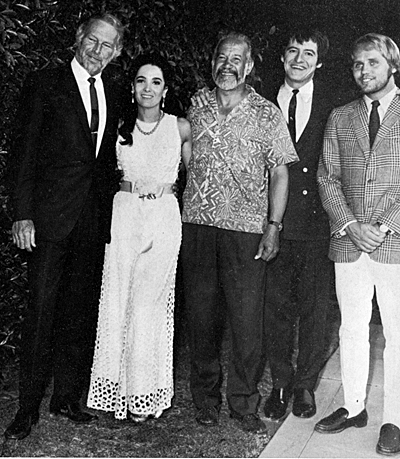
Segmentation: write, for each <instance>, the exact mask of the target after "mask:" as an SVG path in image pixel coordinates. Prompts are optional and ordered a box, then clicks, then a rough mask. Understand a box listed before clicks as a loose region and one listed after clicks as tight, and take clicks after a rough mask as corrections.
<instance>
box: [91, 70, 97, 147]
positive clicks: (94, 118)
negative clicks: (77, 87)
mask: <svg viewBox="0 0 400 459" xmlns="http://www.w3.org/2000/svg"><path fill="white" fill-rule="evenodd" d="M88 81H89V83H90V88H89V89H90V104H91V106H92V116H91V118H90V132H91V134H92V141H93V145H94V146H95V147H96V142H97V131H98V130H99V101H98V99H97V92H96V88H95V86H94V84H95V82H96V79H95V78H93V77H90V78H89V79H88Z"/></svg>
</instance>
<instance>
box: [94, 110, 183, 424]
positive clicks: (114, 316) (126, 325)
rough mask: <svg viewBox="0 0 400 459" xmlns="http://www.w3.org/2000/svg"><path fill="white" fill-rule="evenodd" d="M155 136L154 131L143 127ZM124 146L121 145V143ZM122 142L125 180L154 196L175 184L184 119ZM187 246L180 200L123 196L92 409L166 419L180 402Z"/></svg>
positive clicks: (117, 206)
mask: <svg viewBox="0 0 400 459" xmlns="http://www.w3.org/2000/svg"><path fill="white" fill-rule="evenodd" d="M140 127H141V128H142V130H146V131H149V130H151V128H152V127H154V124H152V125H150V124H145V123H141V124H140ZM119 140H120V139H119ZM119 140H118V142H117V157H118V161H119V164H120V167H121V168H122V169H123V171H124V180H127V181H131V182H132V183H136V184H137V185H138V186H141V187H142V189H143V192H144V193H148V192H154V187H156V188H157V184H166V183H174V182H175V180H176V178H177V174H178V168H179V162H180V151H181V140H180V136H179V131H178V124H177V118H176V117H174V116H172V115H167V114H165V116H164V118H163V119H162V121H161V123H160V125H159V126H158V127H157V129H156V131H155V132H154V133H152V134H150V135H143V134H142V133H141V132H139V131H138V129H137V128H135V131H134V135H133V145H132V146H128V145H127V146H121V145H120V144H119ZM180 243H181V218H180V213H179V206H178V202H177V199H176V198H175V196H174V195H173V194H163V195H162V196H161V197H157V198H156V199H147V198H139V194H138V193H128V192H124V191H119V192H118V193H117V194H116V195H115V198H114V206H113V216H112V228H111V243H110V244H109V245H107V247H106V255H105V262H104V270H103V284H102V292H101V299H100V307H99V318H98V325H97V338H96V347H95V354H94V360H93V366H92V375H91V381H90V390H89V396H88V406H89V407H91V408H94V409H98V410H104V411H114V412H115V417H116V418H117V419H125V418H126V417H127V411H128V410H129V411H130V412H131V413H133V414H136V415H139V416H144V415H159V414H160V412H162V410H165V409H166V408H168V407H170V406H171V399H172V397H173V375H172V345H173V330H174V323H173V311H174V299H175V273H176V265H177V259H178V253H179V247H180Z"/></svg>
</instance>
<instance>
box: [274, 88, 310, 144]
mask: <svg viewBox="0 0 400 459" xmlns="http://www.w3.org/2000/svg"><path fill="white" fill-rule="evenodd" d="M293 89H294V88H292V87H291V86H289V85H288V84H287V82H286V81H285V83H284V84H283V85H282V86H281V87H280V89H279V92H278V97H277V100H278V104H279V107H280V109H281V111H282V113H283V116H284V117H285V120H286V122H287V123H288V122H289V119H288V118H289V103H290V99H291V98H292V96H293ZM298 89H299V92H298V93H297V105H296V142H297V141H298V140H299V138H300V136H301V134H302V133H303V131H304V129H305V127H306V126H307V123H308V120H309V119H310V114H311V106H312V96H313V92H314V82H313V80H310V81H309V82H308V83H306V84H305V85H304V86H302V87H301V88H298Z"/></svg>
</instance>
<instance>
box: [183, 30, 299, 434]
mask: <svg viewBox="0 0 400 459" xmlns="http://www.w3.org/2000/svg"><path fill="white" fill-rule="evenodd" d="M253 65H254V63H253V60H252V57H251V43H250V40H249V39H248V38H247V37H246V36H244V35H241V34H229V35H226V36H224V37H223V38H222V39H221V40H220V41H219V43H218V45H217V47H216V49H215V52H214V56H213V59H212V75H213V79H214V82H215V84H216V88H215V89H214V90H213V91H212V92H211V93H210V100H209V104H208V105H207V106H203V107H196V108H193V107H192V108H191V110H190V112H189V120H190V122H191V125H192V134H193V155H192V158H191V161H190V164H189V171H188V183H187V186H186V190H185V193H184V196H183V205H184V209H183V222H184V224H183V245H182V266H183V281H184V290H185V302H186V304H187V307H188V321H189V329H190V347H191V381H190V385H191V392H192V396H193V400H194V404H195V406H196V408H197V410H198V411H197V415H196V420H197V422H198V423H200V424H202V425H206V426H211V425H216V424H218V417H219V410H220V407H221V403H222V397H221V383H222V369H221V365H220V361H219V354H220V349H221V341H222V335H223V333H222V332H223V329H224V322H225V317H226V315H227V318H228V321H229V326H230V332H231V342H232V352H231V359H230V363H229V370H228V380H227V401H228V405H229V409H230V414H231V417H232V418H234V419H236V420H237V421H239V422H240V425H241V426H242V428H243V429H244V430H246V431H250V432H254V433H259V434H263V433H266V426H265V424H264V423H263V422H262V421H261V420H260V418H259V417H258V414H257V409H258V405H259V401H260V394H259V392H258V390H257V383H258V382H259V380H260V378H261V376H262V372H263V368H264V363H265V360H264V359H263V353H262V347H263V346H262V344H263V342H262V341H263V339H262V337H263V310H264V284H265V264H264V263H263V261H262V260H264V261H269V260H271V259H272V258H274V257H275V256H276V254H277V253H278V250H279V230H280V229H281V227H282V225H281V221H282V218H283V214H284V211H285V207H286V201H287V195H288V169H287V165H288V164H289V163H292V162H294V161H297V160H298V157H297V154H296V152H295V149H294V147H293V144H292V141H291V139H290V135H289V132H288V129H287V126H286V122H285V120H284V118H283V116H282V113H281V111H280V110H279V109H278V108H277V107H276V106H275V105H273V104H272V103H271V102H269V101H267V100H266V99H264V98H263V97H261V96H260V95H258V94H257V93H256V92H255V91H254V90H253V88H251V87H250V86H248V85H246V83H245V80H246V76H247V75H249V74H250V72H251V71H252V69H253Z"/></svg>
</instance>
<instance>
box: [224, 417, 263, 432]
mask: <svg viewBox="0 0 400 459" xmlns="http://www.w3.org/2000/svg"><path fill="white" fill-rule="evenodd" d="M230 417H231V418H233V419H236V420H237V421H239V422H240V424H241V428H242V429H243V430H244V431H245V432H251V433H254V434H258V435H264V434H266V433H268V429H267V426H266V425H265V424H264V423H263V422H262V421H261V419H260V417H259V416H258V414H245V415H244V416H241V415H240V414H237V413H234V412H231V414H230Z"/></svg>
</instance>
